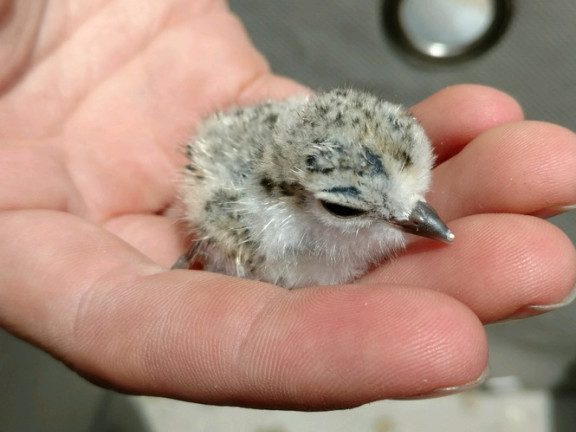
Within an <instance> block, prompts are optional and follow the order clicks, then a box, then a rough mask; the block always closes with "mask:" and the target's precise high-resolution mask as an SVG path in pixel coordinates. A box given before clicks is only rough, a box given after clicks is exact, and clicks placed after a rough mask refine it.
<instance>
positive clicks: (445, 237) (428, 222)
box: [393, 201, 454, 243]
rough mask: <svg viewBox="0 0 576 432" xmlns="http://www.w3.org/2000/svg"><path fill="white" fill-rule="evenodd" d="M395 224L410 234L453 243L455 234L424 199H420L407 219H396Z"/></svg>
mask: <svg viewBox="0 0 576 432" xmlns="http://www.w3.org/2000/svg"><path fill="white" fill-rule="evenodd" d="M393 223H394V225H396V226H397V227H398V228H400V229H401V230H402V231H405V232H407V233H410V234H415V235H417V236H421V237H428V238H431V239H434V240H440V241H443V242H444V243H452V241H453V240H454V234H452V231H450V229H448V227H447V226H446V224H445V223H444V222H442V219H440V216H438V214H437V213H436V211H434V209H433V208H432V207H430V206H429V205H428V204H426V203H425V202H424V201H419V202H418V203H417V204H416V207H415V208H414V210H413V211H412V213H410V216H409V217H408V219H407V220H403V221H402V220H401V221H398V220H397V221H394V222H393Z"/></svg>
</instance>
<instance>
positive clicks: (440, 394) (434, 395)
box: [391, 368, 490, 400]
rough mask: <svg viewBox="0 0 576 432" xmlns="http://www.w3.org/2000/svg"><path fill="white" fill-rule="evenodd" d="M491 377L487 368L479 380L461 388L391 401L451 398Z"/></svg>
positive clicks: (448, 388)
mask: <svg viewBox="0 0 576 432" xmlns="http://www.w3.org/2000/svg"><path fill="white" fill-rule="evenodd" d="M489 375H490V372H489V369H488V368H486V369H484V371H483V372H482V373H481V374H480V376H479V377H478V378H476V379H475V380H474V381H470V382H468V383H466V384H463V385H459V386H452V387H441V388H438V389H436V390H433V391H431V392H430V393H426V394H423V395H415V396H407V397H398V398H393V399H391V400H418V399H434V398H439V397H443V396H450V395H453V394H456V393H462V392H465V391H468V390H472V389H473V388H476V387H478V386H480V385H482V384H483V383H484V381H486V378H488V376H489Z"/></svg>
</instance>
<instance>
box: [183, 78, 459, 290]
mask: <svg viewBox="0 0 576 432" xmlns="http://www.w3.org/2000/svg"><path fill="white" fill-rule="evenodd" d="M186 151H187V157H188V159H189V164H188V165H187V166H186V170H185V175H184V181H183V183H182V188H181V195H182V200H183V202H184V204H185V208H186V212H185V219H186V221H187V222H189V224H190V227H191V230H192V232H193V237H194V239H195V240H194V244H193V247H192V249H191V253H190V257H189V258H190V259H192V260H200V261H202V262H203V263H204V268H205V269H206V270H210V271H216V272H222V273H226V274H230V275H236V276H241V277H248V278H253V279H259V280H263V281H268V282H272V283H275V284H278V285H282V286H285V287H287V288H293V287H300V286H307V285H314V284H335V283H342V282H347V281H350V280H352V279H354V278H356V277H358V276H359V275H361V274H363V273H364V272H366V270H367V269H368V268H369V266H370V265H372V264H373V263H376V262H378V261H381V260H382V259H383V258H385V257H387V256H390V255H391V254H393V253H394V252H395V251H397V250H398V249H399V248H401V247H403V246H404V244H405V234H404V231H409V232H411V233H415V234H419V235H423V236H427V237H432V238H437V239H441V240H444V241H451V240H452V238H453V236H452V233H450V231H449V230H448V229H447V228H446V226H445V225H444V224H443V223H442V222H441V220H440V219H439V218H438V217H437V216H436V215H435V213H434V212H433V210H432V209H431V208H430V207H428V206H427V205H426V204H425V203H424V194H425V193H426V191H427V190H428V187H429V183H430V171H431V168H432V164H433V154H432V149H431V146H430V143H429V141H428V139H427V137H426V135H425V133H424V131H423V129H422V128H421V127H420V126H419V124H418V123H417V121H416V120H415V119H414V118H413V117H412V116H411V115H409V114H408V113H407V112H406V111H405V110H404V109H402V108H401V107H400V106H397V105H394V104H391V103H388V102H385V101H382V100H379V99H378V98H376V97H374V96H372V95H369V94H367V93H363V92H359V91H356V90H351V89H337V90H333V91H329V92H325V93H321V94H318V95H314V96H300V97H294V98H291V99H288V100H285V101H282V102H267V103H263V104H260V105H256V106H252V107H245V108H236V109H233V110H231V111H227V112H223V113H218V114H215V115H213V116H212V117H210V118H208V119H207V120H206V121H204V122H203V123H202V124H201V126H200V128H199V130H198V132H197V135H196V137H195V139H193V140H191V141H190V142H189V143H188V145H187V149H186Z"/></svg>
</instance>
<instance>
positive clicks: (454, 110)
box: [411, 84, 523, 163]
mask: <svg viewBox="0 0 576 432" xmlns="http://www.w3.org/2000/svg"><path fill="white" fill-rule="evenodd" d="M411 112H412V113H413V114H414V116H415V117H416V118H417V119H418V120H419V121H420V123H421V124H422V126H423V127H424V129H425V130H426V132H427V134H428V136H429V137H430V140H431V141H432V143H433V145H434V149H435V152H436V155H437V158H438V159H437V163H441V162H443V161H444V160H446V159H449V158H450V157H452V156H453V155H454V154H456V153H458V152H459V151H460V150H461V149H462V148H463V147H464V146H465V145H466V144H468V142H470V141H471V140H472V139H474V138H475V137H476V136H478V135H479V134H480V133H482V132H484V131H486V130H488V129H490V128H493V127H495V126H498V125H501V124H505V123H509V122H514V121H519V120H522V119H523V113H522V109H521V108H520V106H519V105H518V103H517V102H516V101H515V100H514V99H513V98H511V97H510V96H508V95H507V94H505V93H503V92H501V91H498V90H496V89H493V88H490V87H485V86H480V85H471V84H465V85H455V86H451V87H447V88H445V89H443V90H441V91H439V92H438V93H435V94H434V95H432V96H430V97H429V98H427V99H426V100H424V101H422V102H420V103H418V104H417V105H415V106H413V107H412V109H411Z"/></svg>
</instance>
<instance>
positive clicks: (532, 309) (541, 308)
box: [511, 287, 576, 319]
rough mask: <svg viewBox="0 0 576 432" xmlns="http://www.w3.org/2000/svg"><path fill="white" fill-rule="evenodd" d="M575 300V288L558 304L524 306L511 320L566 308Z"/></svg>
mask: <svg viewBox="0 0 576 432" xmlns="http://www.w3.org/2000/svg"><path fill="white" fill-rule="evenodd" d="M574 299H576V287H574V288H573V289H572V291H571V292H570V294H568V296H567V297H566V298H565V299H564V300H562V301H561V302H558V303H552V304H546V305H528V306H524V307H523V308H521V309H519V310H518V311H517V312H516V313H514V314H513V315H512V317H511V319H522V318H528V317H531V316H534V315H539V314H542V313H545V312H551V311H554V310H556V309H561V308H563V307H566V306H568V305H569V304H570V303H572V302H573V301H574Z"/></svg>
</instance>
